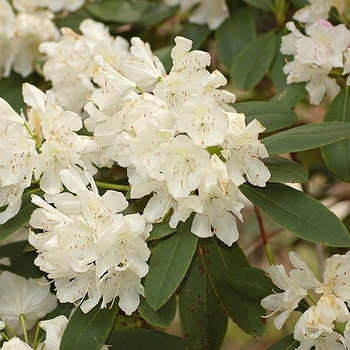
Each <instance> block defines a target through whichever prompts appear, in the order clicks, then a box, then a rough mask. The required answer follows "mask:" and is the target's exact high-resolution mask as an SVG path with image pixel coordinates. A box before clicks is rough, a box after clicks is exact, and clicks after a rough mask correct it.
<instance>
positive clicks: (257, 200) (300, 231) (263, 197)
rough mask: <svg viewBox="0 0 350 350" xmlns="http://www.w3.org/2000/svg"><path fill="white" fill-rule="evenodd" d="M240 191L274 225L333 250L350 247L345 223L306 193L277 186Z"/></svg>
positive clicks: (246, 186) (251, 187) (246, 187)
mask: <svg viewBox="0 0 350 350" xmlns="http://www.w3.org/2000/svg"><path fill="white" fill-rule="evenodd" d="M240 190H241V191H242V193H243V194H244V195H245V196H246V197H247V198H248V199H249V200H250V201H251V202H252V203H253V204H254V205H256V206H257V207H258V208H260V209H261V210H262V211H263V212H264V213H265V214H266V215H267V216H269V217H270V218H271V219H272V220H273V221H275V222H276V223H277V224H278V225H280V226H281V227H284V228H286V229H287V230H289V231H291V232H293V233H294V234H295V235H297V236H298V237H301V238H303V239H305V240H307V241H310V242H314V243H321V244H326V245H329V246H333V247H350V236H349V233H348V231H347V229H346V228H345V226H344V225H343V223H342V222H341V221H340V220H339V219H338V217H337V216H336V215H335V214H334V213H333V212H331V211H330V210H328V209H327V208H326V207H325V206H324V205H323V204H321V203H320V202H319V201H317V200H316V199H314V198H312V197H311V196H309V195H307V194H306V193H303V192H301V191H298V190H295V189H293V188H291V187H289V186H285V185H282V184H273V183H270V184H268V185H267V186H266V187H263V188H259V187H255V186H252V185H248V184H244V185H242V186H240Z"/></svg>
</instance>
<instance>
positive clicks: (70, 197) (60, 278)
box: [29, 169, 152, 315]
mask: <svg viewBox="0 0 350 350" xmlns="http://www.w3.org/2000/svg"><path fill="white" fill-rule="evenodd" d="M61 177H62V180H63V184H64V186H65V187H66V189H67V190H69V191H70V192H63V193H60V194H58V195H55V196H53V197H52V201H53V204H54V206H52V205H50V204H49V203H47V202H46V201H44V200H43V199H41V198H40V197H38V196H33V199H32V201H33V202H34V203H35V204H36V205H38V206H39V207H40V208H38V209H36V210H35V211H34V212H33V214H32V217H31V219H30V224H31V226H32V227H34V228H36V229H39V230H40V232H39V233H36V234H35V233H34V232H31V233H30V236H29V243H30V244H32V245H33V246H34V247H35V248H36V249H37V251H38V253H39V255H38V257H37V258H36V259H35V264H36V265H38V266H39V267H40V269H41V270H43V271H45V272H47V274H48V277H49V278H50V279H53V280H54V282H55V286H56V291H57V298H58V299H59V300H60V301H61V302H63V303H64V302H70V303H74V304H80V305H81V309H82V310H83V311H84V312H88V311H89V310H91V309H92V308H93V307H94V306H95V305H97V303H98V302H99V301H100V299H101V298H102V304H101V308H104V307H106V306H107V304H109V303H110V302H112V303H113V302H114V300H115V299H116V298H117V297H119V306H120V308H121V309H122V310H124V312H125V313H126V314H128V315H130V314H131V313H132V312H133V311H135V310H136V308H137V306H138V305H139V298H140V297H139V295H140V294H141V295H143V286H142V285H141V278H142V277H144V276H145V275H146V274H147V272H148V265H147V263H146V261H147V260H148V258H149V254H150V251H149V249H148V246H147V244H146V242H145V240H146V239H147V238H148V236H149V232H150V230H151V228H152V225H150V224H149V223H146V221H145V219H144V218H143V217H142V216H141V215H140V214H128V215H122V214H121V213H120V212H121V211H123V210H124V209H125V208H126V207H127V206H128V202H127V201H126V199H125V197H124V196H123V194H121V193H120V192H116V191H110V190H108V191H106V192H105V193H104V195H103V196H100V195H99V194H98V191H97V188H96V186H95V184H94V181H93V179H92V178H91V177H90V176H89V174H87V177H88V179H89V182H90V185H91V189H88V188H87V187H86V185H85V183H84V182H83V181H82V180H81V176H80V175H79V174H77V173H76V172H75V171H74V170H73V169H71V170H67V169H64V170H62V171H61Z"/></svg>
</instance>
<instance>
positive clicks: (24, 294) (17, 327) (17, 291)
mask: <svg viewBox="0 0 350 350" xmlns="http://www.w3.org/2000/svg"><path fill="white" fill-rule="evenodd" d="M56 306H57V299H56V297H55V296H54V295H53V294H51V293H50V285H49V283H48V281H47V280H46V279H45V278H44V277H42V278H40V279H32V278H29V279H28V280H27V279H26V278H24V277H21V276H18V275H15V274H13V273H11V272H8V271H4V272H2V273H1V275H0V318H1V320H3V321H4V322H6V323H7V324H9V326H10V327H11V328H12V329H13V330H14V331H15V333H16V334H17V335H20V334H23V329H22V325H21V321H20V318H19V316H20V315H21V314H23V315H24V321H25V326H26V329H27V330H29V329H31V328H32V327H33V326H34V325H35V323H36V322H38V321H39V320H40V319H41V318H42V317H44V316H45V315H46V314H47V313H49V312H50V311H52V310H54V309H55V308H56Z"/></svg>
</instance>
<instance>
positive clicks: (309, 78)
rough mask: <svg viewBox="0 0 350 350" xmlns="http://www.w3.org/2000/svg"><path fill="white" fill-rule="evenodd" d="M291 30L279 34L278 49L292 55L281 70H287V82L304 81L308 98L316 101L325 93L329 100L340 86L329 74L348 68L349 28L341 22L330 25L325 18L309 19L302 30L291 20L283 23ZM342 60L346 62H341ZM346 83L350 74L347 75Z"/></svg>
mask: <svg viewBox="0 0 350 350" xmlns="http://www.w3.org/2000/svg"><path fill="white" fill-rule="evenodd" d="M286 26H287V29H288V30H289V31H290V32H291V33H290V34H288V35H286V36H284V37H282V44H281V52H282V53H283V54H285V55H293V56H294V59H293V60H292V61H289V62H288V63H287V64H286V65H285V66H284V67H283V71H284V73H285V74H287V75H288V76H287V83H288V84H291V83H298V82H306V83H307V84H306V87H305V88H306V90H307V91H308V92H309V94H310V102H311V103H313V104H319V103H320V102H321V101H322V99H323V97H324V96H325V95H327V96H328V97H329V98H330V99H331V100H332V99H333V98H334V97H335V96H336V95H337V94H338V92H339V91H340V87H339V86H338V84H337V82H336V80H335V79H334V78H331V77H330V74H332V73H335V70H339V74H343V75H345V74H348V73H349V72H350V59H349V58H350V50H349V44H350V31H349V30H348V29H347V28H346V27H345V25H344V24H338V25H337V26H333V25H332V24H331V23H330V22H328V21H327V20H325V19H318V20H317V21H314V22H311V23H309V24H308V25H307V26H306V28H305V34H306V35H304V34H302V33H301V32H300V31H299V30H298V29H297V28H296V26H295V24H294V22H288V23H287V24H286ZM344 62H345V63H344ZM346 83H347V84H348V85H349V84H350V78H349V77H348V78H347V82H346Z"/></svg>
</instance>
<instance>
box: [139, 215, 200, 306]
mask: <svg viewBox="0 0 350 350" xmlns="http://www.w3.org/2000/svg"><path fill="white" fill-rule="evenodd" d="M191 224H192V221H191V220H187V221H186V222H185V223H180V224H179V225H178V230H177V233H176V234H173V235H170V236H168V237H165V238H163V239H162V240H161V241H160V242H159V243H158V245H157V247H156V248H155V250H154V251H153V255H152V257H151V260H150V271H149V273H148V274H147V276H146V280H145V296H146V299H147V303H148V305H149V306H150V307H151V308H152V309H153V310H154V311H157V310H158V309H160V308H161V307H162V306H163V305H164V304H165V303H166V302H167V301H168V300H169V299H170V298H171V296H172V295H173V294H174V293H175V291H176V289H177V288H178V286H179V284H180V283H181V281H182V279H183V278H184V277H185V275H186V273H187V270H188V268H189V266H190V263H191V260H192V257H193V254H194V253H195V251H196V246H197V240H198V238H197V237H196V236H195V235H193V234H192V233H191V231H190V229H191Z"/></svg>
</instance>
